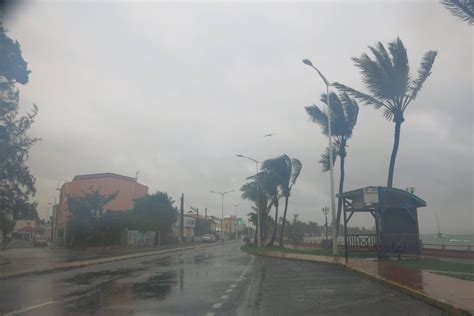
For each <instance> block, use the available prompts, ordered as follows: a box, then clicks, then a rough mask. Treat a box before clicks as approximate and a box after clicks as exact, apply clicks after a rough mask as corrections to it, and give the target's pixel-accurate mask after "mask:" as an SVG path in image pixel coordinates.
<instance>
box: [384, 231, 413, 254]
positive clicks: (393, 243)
mask: <svg viewBox="0 0 474 316" xmlns="http://www.w3.org/2000/svg"><path fill="white" fill-rule="evenodd" d="M379 246H380V251H381V252H382V253H414V254H419V253H420V239H419V236H418V235H417V234H382V235H380V243H379Z"/></svg>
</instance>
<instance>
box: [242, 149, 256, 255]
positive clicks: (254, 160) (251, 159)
mask: <svg viewBox="0 0 474 316" xmlns="http://www.w3.org/2000/svg"><path fill="white" fill-rule="evenodd" d="M236 156H237V157H240V158H245V159H248V160H250V161H253V162H255V165H256V168H257V169H256V170H257V173H256V177H257V178H256V181H257V182H256V184H257V247H260V246H261V244H262V242H261V238H260V193H259V186H260V182H259V179H258V164H259V163H260V161H258V160H256V159H253V158H250V157H247V156H244V155H239V154H237V155H236Z"/></svg>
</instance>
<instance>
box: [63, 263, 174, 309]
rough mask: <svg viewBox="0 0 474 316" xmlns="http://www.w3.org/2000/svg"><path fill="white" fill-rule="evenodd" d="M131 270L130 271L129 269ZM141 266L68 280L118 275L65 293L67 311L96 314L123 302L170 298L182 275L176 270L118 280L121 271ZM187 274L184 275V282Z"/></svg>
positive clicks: (80, 282)
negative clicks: (146, 276) (133, 279)
mask: <svg viewBox="0 0 474 316" xmlns="http://www.w3.org/2000/svg"><path fill="white" fill-rule="evenodd" d="M125 270H127V271H125ZM136 270H137V269H117V270H110V271H101V272H92V273H85V274H82V275H78V276H75V277H74V278H70V279H68V281H69V282H71V280H72V281H73V282H74V283H76V284H81V285H84V284H90V283H91V281H93V280H96V278H97V276H105V275H107V276H117V277H115V278H112V279H110V280H108V281H106V282H103V283H100V284H97V285H94V286H89V287H87V288H82V289H80V290H77V291H75V292H72V293H69V294H67V295H64V298H66V299H69V300H67V301H66V302H65V303H64V306H63V307H64V311H66V312H67V313H79V314H80V315H83V314H95V313H96V312H97V311H99V310H100V309H103V308H107V307H108V306H113V305H121V304H123V303H124V302H130V301H133V300H135V299H137V298H139V299H158V300H163V299H166V298H167V297H168V296H169V295H170V294H171V291H172V288H173V287H177V284H178V277H177V273H176V272H159V273H157V274H155V275H154V276H152V277H150V278H149V279H148V280H146V281H144V282H135V283H133V282H131V283H120V282H115V280H116V279H118V278H120V274H121V273H122V274H126V273H129V272H131V271H136ZM182 278H183V276H180V278H179V279H180V283H181V281H182Z"/></svg>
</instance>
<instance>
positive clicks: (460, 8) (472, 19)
mask: <svg viewBox="0 0 474 316" xmlns="http://www.w3.org/2000/svg"><path fill="white" fill-rule="evenodd" d="M441 3H442V4H443V5H444V6H445V7H446V9H448V10H449V11H450V12H451V13H452V14H453V15H454V16H456V17H457V18H459V19H460V20H461V21H463V22H467V23H468V24H469V25H473V24H474V1H472V0H442V1H441Z"/></svg>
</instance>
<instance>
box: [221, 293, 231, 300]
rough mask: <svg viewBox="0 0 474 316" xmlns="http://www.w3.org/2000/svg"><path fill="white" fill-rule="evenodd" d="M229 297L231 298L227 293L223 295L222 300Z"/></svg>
mask: <svg viewBox="0 0 474 316" xmlns="http://www.w3.org/2000/svg"><path fill="white" fill-rule="evenodd" d="M228 298H229V295H227V294H226V295H222V296H221V300H226V299H228Z"/></svg>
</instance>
